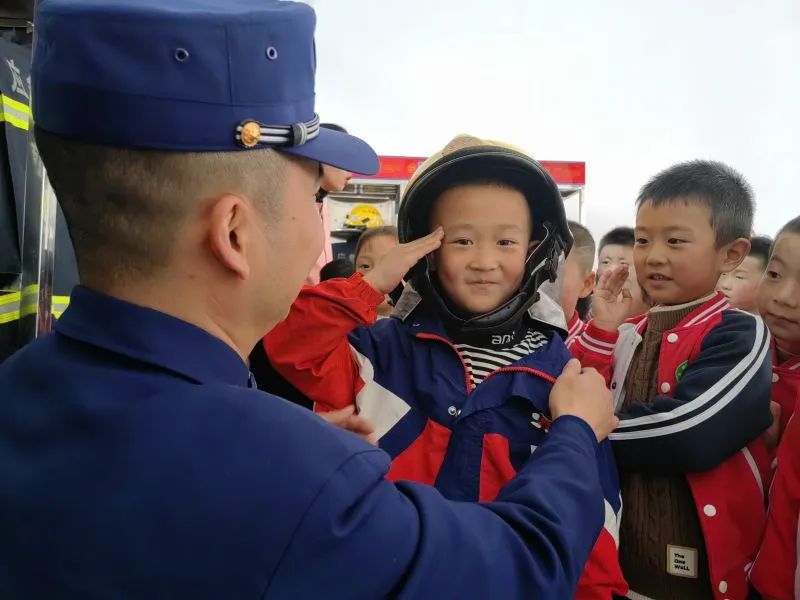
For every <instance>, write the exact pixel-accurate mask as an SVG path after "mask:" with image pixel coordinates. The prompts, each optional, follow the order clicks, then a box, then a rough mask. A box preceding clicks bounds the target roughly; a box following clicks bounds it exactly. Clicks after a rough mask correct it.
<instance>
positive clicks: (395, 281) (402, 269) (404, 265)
mask: <svg viewBox="0 0 800 600" xmlns="http://www.w3.org/2000/svg"><path fill="white" fill-rule="evenodd" d="M442 237H444V231H443V230H442V228H441V227H437V228H436V229H435V230H434V231H433V233H430V234H428V235H426V236H425V237H423V238H419V239H418V240H414V241H413V242H408V243H407V244H400V245H398V246H395V247H394V248H392V249H391V250H389V252H388V253H386V254H385V255H384V256H383V257H382V258H381V259H380V260H379V261H378V264H377V265H375V266H374V267H373V268H372V269H371V270H370V271H368V272H367V274H366V275H364V281H366V282H367V283H368V284H370V285H371V286H372V287H373V289H375V291H377V292H378V293H379V294H384V295H385V294H388V293H389V292H391V291H392V290H394V288H396V287H397V286H398V285H399V284H400V282H401V281H402V280H403V277H405V276H406V274H407V273H408V272H409V271H410V270H411V267H413V266H414V265H415V264H417V261H418V260H419V259H421V258H422V257H423V256H425V255H427V254H430V253H431V252H433V251H434V250H436V249H437V248H439V246H441V245H442Z"/></svg>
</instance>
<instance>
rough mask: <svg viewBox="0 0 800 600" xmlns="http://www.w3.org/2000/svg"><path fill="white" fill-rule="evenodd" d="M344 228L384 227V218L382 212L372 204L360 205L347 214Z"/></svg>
mask: <svg viewBox="0 0 800 600" xmlns="http://www.w3.org/2000/svg"><path fill="white" fill-rule="evenodd" d="M344 226H345V227H352V228H353V229H372V228H373V227H383V216H382V215H381V211H379V210H378V209H377V208H375V207H374V206H372V205H371V204H358V205H356V206H355V207H353V210H351V211H350V212H349V213H348V214H347V217H346V218H345V220H344Z"/></svg>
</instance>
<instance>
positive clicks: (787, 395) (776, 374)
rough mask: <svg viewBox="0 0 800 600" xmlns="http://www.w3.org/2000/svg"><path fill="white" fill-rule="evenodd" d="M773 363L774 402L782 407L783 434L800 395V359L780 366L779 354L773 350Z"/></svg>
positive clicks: (794, 359) (788, 361) (797, 358)
mask: <svg viewBox="0 0 800 600" xmlns="http://www.w3.org/2000/svg"><path fill="white" fill-rule="evenodd" d="M772 361H773V362H772V364H773V365H774V366H773V367H772V400H773V401H774V402H777V403H778V404H780V406H781V432H783V431H785V429H786V426H787V425H788V423H789V418H790V417H791V416H792V414H793V413H794V409H795V403H796V401H797V396H798V394H800V357H797V356H795V357H793V358H790V359H789V360H787V361H784V362H783V363H781V364H779V363H778V355H777V352H775V350H774V349H773V354H772Z"/></svg>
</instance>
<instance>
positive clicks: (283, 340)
mask: <svg viewBox="0 0 800 600" xmlns="http://www.w3.org/2000/svg"><path fill="white" fill-rule="evenodd" d="M382 300H383V297H382V296H381V295H380V294H378V293H377V292H375V290H373V289H372V288H371V287H370V286H369V285H368V284H367V283H366V282H365V281H363V279H362V278H361V276H360V275H355V276H353V277H351V278H350V279H334V280H329V281H326V282H323V283H321V284H319V285H317V286H314V287H306V288H304V289H303V290H302V291H301V293H300V296H299V297H298V299H297V301H296V302H295V303H294V305H293V307H292V309H291V311H290V313H289V316H288V318H287V319H286V320H285V321H284V322H283V323H281V324H280V325H278V326H277V327H276V328H275V329H273V330H272V332H270V334H269V335H268V336H267V337H266V338H265V342H264V344H265V348H266V351H267V354H268V356H269V358H270V360H271V362H272V364H273V365H274V367H275V368H276V370H277V371H278V372H280V373H281V374H282V375H283V376H284V377H285V378H286V379H287V380H289V381H290V382H291V383H292V384H293V385H295V386H296V387H297V388H298V389H300V390H301V391H302V392H303V393H304V394H306V395H307V396H308V397H309V398H311V399H312V400H314V401H315V403H316V406H315V408H316V409H317V410H321V411H326V410H333V409H340V408H343V407H346V406H350V405H352V404H354V403H355V404H356V405H357V406H358V409H359V411H360V413H361V414H362V415H364V416H365V417H367V418H368V419H370V420H371V421H372V422H373V423H374V425H375V427H376V430H377V434H378V437H379V443H380V447H381V448H382V449H383V450H385V451H386V452H387V453H388V454H389V456H390V457H391V458H392V466H391V469H390V471H389V474H388V477H389V478H390V479H394V480H413V481H418V482H422V483H427V484H431V485H435V486H436V487H437V488H438V489H439V490H440V491H441V492H442V493H443V494H444V495H445V496H446V497H448V498H450V499H454V500H464V501H478V500H480V501H491V500H494V498H495V497H496V495H497V493H498V491H499V490H500V488H501V487H502V486H503V485H504V484H505V483H507V482H508V481H510V480H511V479H512V478H513V476H514V474H515V473H516V472H517V471H518V470H519V469H520V468H521V467H522V465H524V464H525V462H526V461H527V460H528V458H529V457H530V456H531V454H532V453H535V451H536V448H537V447H538V446H539V445H540V444H542V443H543V441H544V440H545V439H546V438H547V435H548V433H547V430H548V426H549V408H548V399H549V393H550V389H551V387H552V385H553V383H554V381H555V377H557V376H558V375H559V374H560V373H561V370H562V369H563V367H564V365H565V364H566V363H567V361H568V360H569V359H570V353H569V351H568V350H567V348H566V346H565V344H564V342H563V340H562V339H561V337H559V335H558V334H557V333H556V332H554V331H551V332H549V341H548V343H547V344H546V345H545V346H543V347H542V348H540V349H538V350H537V351H536V352H535V353H533V354H530V355H528V356H526V357H524V358H523V359H521V360H519V361H516V362H514V363H512V364H511V365H509V366H508V367H505V368H502V369H499V370H497V371H495V372H494V373H492V374H490V375H489V376H488V377H487V378H486V379H485V380H484V381H483V382H482V383H481V384H480V385H478V386H475V385H473V382H472V381H471V379H470V375H469V373H468V371H467V369H466V367H465V365H464V363H463V360H462V358H461V356H460V355H459V353H458V351H457V350H456V348H455V346H454V345H453V344H452V342H451V341H450V339H449V338H448V336H447V334H446V333H445V330H444V327H443V324H442V323H441V322H440V321H439V320H438V319H436V318H435V316H434V315H432V314H430V313H429V312H428V311H427V310H426V309H425V307H424V305H421V306H419V307H417V308H416V309H415V310H414V311H413V312H411V313H410V315H408V316H407V318H406V319H405V320H400V319H397V318H391V319H384V320H381V321H378V322H375V319H376V308H377V307H378V305H379V304H380V303H381V302H382ZM598 463H599V475H600V479H601V483H602V485H603V491H604V496H605V502H604V511H605V514H606V519H605V527H604V529H603V531H602V532H601V533H600V536H599V538H598V540H597V543H596V546H595V549H594V551H593V553H592V555H591V557H590V560H589V562H588V563H587V566H586V570H585V571H584V575H583V577H582V578H581V582H580V585H579V588H578V594H577V597H578V598H611V595H612V593H624V592H625V591H626V585H625V582H624V579H623V578H622V574H621V571H620V569H619V564H618V560H617V537H618V519H619V515H620V511H621V501H620V495H619V483H618V479H617V472H616V467H615V464H614V460H613V455H612V452H611V448H610V445H609V443H608V442H604V443H603V444H601V445H600V446H599V448H598ZM600 501H601V499H599V498H598V502H600Z"/></svg>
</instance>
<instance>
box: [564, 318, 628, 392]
mask: <svg viewBox="0 0 800 600" xmlns="http://www.w3.org/2000/svg"><path fill="white" fill-rule="evenodd" d="M618 338H619V332H617V331H605V330H603V329H600V328H599V327H597V326H596V325H595V324H594V321H590V322H589V324H588V325H587V326H586V329H584V331H583V333H582V334H580V335H579V336H576V337H574V338H572V340H570V341H569V343H568V347H569V351H570V352H571V353H572V356H573V357H574V358H577V359H578V360H580V361H581V365H583V366H584V367H592V368H593V369H597V371H598V372H599V373H600V374H601V375H602V376H603V378H604V379H605V380H606V385H610V384H611V376H612V375H613V374H614V347H615V346H616V344H617V339H618Z"/></svg>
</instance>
